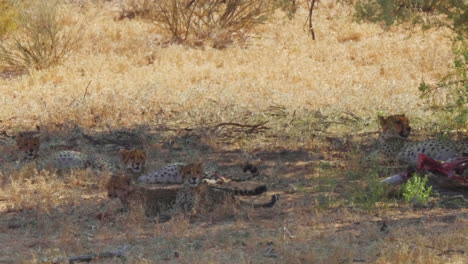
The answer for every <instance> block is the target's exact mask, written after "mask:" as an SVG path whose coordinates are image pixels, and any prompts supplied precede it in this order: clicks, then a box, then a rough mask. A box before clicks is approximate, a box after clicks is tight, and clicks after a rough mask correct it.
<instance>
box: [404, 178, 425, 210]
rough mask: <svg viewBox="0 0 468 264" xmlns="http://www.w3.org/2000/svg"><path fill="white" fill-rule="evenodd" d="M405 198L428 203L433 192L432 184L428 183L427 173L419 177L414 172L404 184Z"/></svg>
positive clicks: (417, 202) (416, 202)
mask: <svg viewBox="0 0 468 264" xmlns="http://www.w3.org/2000/svg"><path fill="white" fill-rule="evenodd" d="M402 194H403V199H405V201H407V202H411V203H415V204H427V202H428V201H429V198H430V196H431V194H432V186H428V184H427V175H426V176H424V178H423V177H419V176H418V175H417V174H414V175H413V177H411V178H410V179H409V180H408V182H406V183H405V185H404V186H403V191H402Z"/></svg>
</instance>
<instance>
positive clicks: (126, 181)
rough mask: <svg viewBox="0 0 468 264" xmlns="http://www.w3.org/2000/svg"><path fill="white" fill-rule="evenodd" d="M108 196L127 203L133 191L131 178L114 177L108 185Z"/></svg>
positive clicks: (124, 176)
mask: <svg viewBox="0 0 468 264" xmlns="http://www.w3.org/2000/svg"><path fill="white" fill-rule="evenodd" d="M106 189H107V196H108V197H109V198H111V199H114V198H119V199H120V200H121V201H125V200H126V199H127V198H128V195H129V193H130V191H131V178H130V177H129V176H127V175H113V176H112V177H111V178H110V179H109V181H108V182H107V184H106Z"/></svg>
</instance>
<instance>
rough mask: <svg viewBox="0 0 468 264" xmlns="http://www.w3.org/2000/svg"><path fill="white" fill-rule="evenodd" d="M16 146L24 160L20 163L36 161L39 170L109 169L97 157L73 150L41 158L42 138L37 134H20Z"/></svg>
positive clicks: (104, 162) (101, 158)
mask: <svg viewBox="0 0 468 264" xmlns="http://www.w3.org/2000/svg"><path fill="white" fill-rule="evenodd" d="M16 145H17V147H18V150H19V151H20V154H23V156H24V157H23V158H22V159H20V161H27V160H34V161H35V163H36V166H37V168H38V169H39V170H43V169H57V170H59V171H64V170H71V169H86V168H93V169H99V170H103V169H109V168H110V166H109V162H107V161H106V160H105V159H104V158H103V157H101V156H97V155H88V154H84V153H81V152H78V151H73V150H63V151H58V152H55V153H53V154H52V155H51V156H49V157H40V145H41V141H40V136H39V134H38V133H36V132H23V133H19V134H18V135H17V138H16Z"/></svg>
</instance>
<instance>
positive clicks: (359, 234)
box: [0, 129, 468, 263]
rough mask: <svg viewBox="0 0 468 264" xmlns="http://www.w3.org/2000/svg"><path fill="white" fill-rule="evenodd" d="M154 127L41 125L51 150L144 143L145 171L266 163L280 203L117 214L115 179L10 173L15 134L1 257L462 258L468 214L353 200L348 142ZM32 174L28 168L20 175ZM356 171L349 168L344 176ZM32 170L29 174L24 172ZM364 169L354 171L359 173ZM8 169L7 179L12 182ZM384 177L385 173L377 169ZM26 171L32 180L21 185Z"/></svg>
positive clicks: (356, 179) (355, 182)
mask: <svg viewBox="0 0 468 264" xmlns="http://www.w3.org/2000/svg"><path fill="white" fill-rule="evenodd" d="M155 131H156V130H150V129H135V130H134V131H120V132H119V131H106V132H103V133H90V132H86V133H84V134H83V133H81V132H80V133H79V132H77V131H74V130H64V131H43V138H44V142H45V143H44V148H43V149H44V152H52V151H55V150H57V149H80V150H82V151H96V152H99V153H101V154H106V155H109V156H111V157H113V160H114V161H115V160H116V159H115V157H116V153H117V151H118V149H119V148H121V147H131V146H143V147H145V148H146V150H147V152H148V154H149V161H150V162H149V163H148V164H147V165H148V166H147V167H148V169H155V168H158V167H159V166H161V165H163V164H166V163H167V162H173V161H184V160H189V159H191V158H194V157H196V156H198V155H200V156H202V157H203V158H204V159H205V160H207V161H208V162H212V163H216V164H218V165H219V168H220V170H221V171H223V172H225V173H226V174H227V175H238V174H241V173H242V170H241V169H242V165H243V164H244V163H245V162H246V161H253V160H255V161H260V165H259V168H260V171H261V174H260V176H259V178H258V179H257V180H260V181H265V182H267V183H268V185H269V187H270V191H269V193H268V194H272V193H280V195H281V200H280V201H279V202H278V204H277V205H276V206H275V207H273V208H268V209H266V208H262V209H255V210H254V209H252V208H225V210H217V211H215V212H213V213H212V214H207V215H199V216H197V217H194V218H192V219H187V218H183V217H182V218H181V217H177V218H173V219H171V220H170V221H169V222H165V223H157V222H154V221H151V220H150V219H147V218H146V217H145V216H144V215H143V214H142V213H141V212H138V211H132V212H130V213H122V212H121V211H120V210H119V208H120V203H119V202H118V201H111V200H109V199H108V198H107V197H106V193H105V190H104V188H103V184H104V182H105V180H106V179H107V177H108V175H106V174H105V173H102V174H99V175H94V174H92V173H88V172H76V173H74V174H72V175H69V176H66V177H65V178H64V179H61V178H57V177H54V176H53V175H52V176H50V175H44V174H39V175H37V173H36V174H35V175H32V176H31V175H29V176H28V172H29V173H33V174H34V172H31V171H27V170H26V169H23V172H22V173H18V172H15V171H14V170H13V169H11V166H10V165H9V163H11V162H10V161H13V160H14V153H9V152H8V150H11V152H13V151H14V150H13V149H14V148H11V144H12V143H13V141H12V140H11V139H9V138H8V135H5V136H3V138H2V141H1V142H2V144H1V146H2V148H3V150H4V151H3V152H2V156H1V157H0V158H2V159H3V163H2V169H3V177H4V180H3V182H4V184H3V188H2V194H1V195H0V231H1V234H0V244H2V245H3V246H2V247H1V249H0V263H14V262H18V261H23V262H24V263H29V262H38V263H40V262H42V261H44V260H50V259H52V258H53V257H59V256H74V255H81V254H87V253H99V252H103V251H113V250H117V249H118V248H120V247H122V246H124V245H128V246H129V248H128V249H127V251H126V253H125V255H126V258H125V259H119V260H117V259H103V260H99V261H94V262H93V263H119V262H121V263H155V262H156V263H159V262H168V263H206V262H208V263H252V262H260V263H388V262H392V263H409V262H411V263H441V262H444V263H463V262H465V261H466V260H467V259H468V257H467V253H466V249H465V247H464V245H466V242H467V237H468V236H467V234H468V220H467V219H468V218H467V216H468V209H466V208H465V209H458V210H450V209H443V208H438V207H434V208H421V209H416V208H412V207H410V206H408V205H407V204H404V203H403V202H400V201H398V200H395V201H393V200H389V201H386V202H384V203H382V204H381V205H378V206H377V207H376V208H373V209H362V207H360V206H359V205H356V204H353V203H350V202H349V201H351V200H353V196H355V195H356V188H359V189H358V190H359V192H365V191H367V190H366V189H365V188H361V187H360V186H365V182H364V181H365V177H364V176H359V174H360V173H361V174H363V175H364V174H366V173H367V171H365V170H359V168H358V165H357V164H358V163H357V158H356V154H355V153H354V150H353V148H352V147H351V146H352V144H351V143H350V141H346V140H342V139H333V138H323V139H321V140H316V141H315V142H314V147H311V148H306V147H303V148H291V149H285V148H277V147H272V148H270V149H252V150H251V151H249V152H245V151H241V150H240V149H239V148H236V147H233V145H229V146H230V147H229V148H220V147H218V146H219V145H222V143H219V144H218V145H217V144H213V143H212V142H210V141H209V140H208V139H207V138H206V137H202V136H197V135H196V134H194V133H184V134H183V135H175V136H171V135H167V134H163V133H157V131H156V132H155ZM24 170H26V171H24ZM350 170H351V171H352V170H355V171H354V172H353V175H354V176H353V175H351V174H349V171H350ZM24 175H26V176H24ZM356 175H358V176H356ZM9 176H11V177H9ZM382 176H386V175H382ZM21 177H24V178H30V179H32V181H28V180H25V179H24V178H21Z"/></svg>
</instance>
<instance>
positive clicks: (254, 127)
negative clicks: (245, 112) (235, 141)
mask: <svg viewBox="0 0 468 264" xmlns="http://www.w3.org/2000/svg"><path fill="white" fill-rule="evenodd" d="M267 123H268V121H265V122H263V123H259V124H255V125H245V124H239V123H232V122H226V123H220V124H217V125H215V126H213V128H220V127H223V126H235V127H241V128H249V129H248V130H247V131H246V133H253V132H254V131H255V130H260V129H268V127H265V126H264V125H265V124H267Z"/></svg>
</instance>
